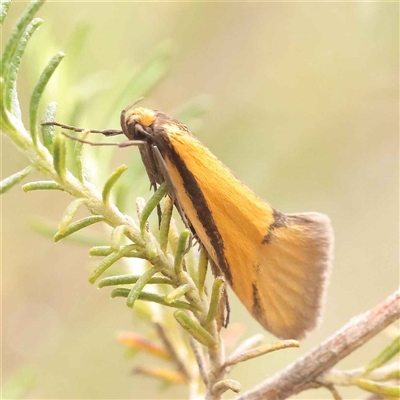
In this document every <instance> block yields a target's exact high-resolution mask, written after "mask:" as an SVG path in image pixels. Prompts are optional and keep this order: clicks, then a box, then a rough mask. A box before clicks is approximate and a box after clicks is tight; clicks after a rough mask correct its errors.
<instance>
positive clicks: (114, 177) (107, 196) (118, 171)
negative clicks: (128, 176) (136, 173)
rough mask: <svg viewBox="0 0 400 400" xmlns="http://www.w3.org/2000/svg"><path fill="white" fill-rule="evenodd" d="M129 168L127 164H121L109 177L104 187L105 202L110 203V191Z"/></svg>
mask: <svg viewBox="0 0 400 400" xmlns="http://www.w3.org/2000/svg"><path fill="white" fill-rule="evenodd" d="M127 169H128V167H127V166H126V165H124V164H123V165H120V166H119V167H118V168H117V169H116V170H115V171H114V172H113V173H112V174H111V176H110V177H109V178H108V180H107V182H106V183H105V185H104V188H103V193H102V196H103V203H104V204H108V203H109V201H110V193H111V189H112V188H113V186H114V185H115V184H116V183H117V181H118V179H119V178H120V177H121V175H122V174H123V173H124V172H125V171H126V170H127Z"/></svg>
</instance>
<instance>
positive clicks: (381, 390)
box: [353, 379, 400, 399]
mask: <svg viewBox="0 0 400 400" xmlns="http://www.w3.org/2000/svg"><path fill="white" fill-rule="evenodd" d="M353 383H354V384H355V385H357V386H358V387H359V388H361V389H364V390H366V391H367V392H371V393H376V394H379V395H381V396H389V397H393V398H395V399H398V398H399V397H400V386H397V385H387V384H386V385H385V384H382V383H376V382H374V381H370V380H368V379H354V380H353Z"/></svg>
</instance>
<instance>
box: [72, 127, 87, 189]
mask: <svg viewBox="0 0 400 400" xmlns="http://www.w3.org/2000/svg"><path fill="white" fill-rule="evenodd" d="M89 133H90V131H89V130H84V131H83V132H81V133H80V135H79V139H82V140H85V139H86V138H87V137H88V135H89ZM82 150H83V143H82V142H78V141H77V142H76V144H75V154H74V160H75V173H76V175H77V178H78V179H79V181H80V182H82V183H83V182H84V181H85V174H84V169H83V160H82Z"/></svg>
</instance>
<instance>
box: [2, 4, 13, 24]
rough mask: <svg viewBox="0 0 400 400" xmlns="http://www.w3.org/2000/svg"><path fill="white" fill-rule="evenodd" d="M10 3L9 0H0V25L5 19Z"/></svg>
mask: <svg viewBox="0 0 400 400" xmlns="http://www.w3.org/2000/svg"><path fill="white" fill-rule="evenodd" d="M10 4H11V0H1V3H0V25H3V22H4V20H5V19H6V16H7V13H8V9H9V7H10Z"/></svg>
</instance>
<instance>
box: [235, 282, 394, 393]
mask: <svg viewBox="0 0 400 400" xmlns="http://www.w3.org/2000/svg"><path fill="white" fill-rule="evenodd" d="M399 317H400V289H398V290H397V291H396V292H394V293H393V294H392V295H390V296H389V297H388V298H387V299H386V300H384V301H383V302H382V303H380V304H379V305H377V306H376V307H374V308H372V309H371V310H369V311H367V312H366V313H364V314H361V315H359V316H357V317H354V318H352V319H351V320H350V321H349V322H348V323H347V324H346V325H345V326H344V327H343V328H342V329H340V330H339V331H338V332H336V333H334V334H333V335H332V336H331V337H330V338H328V339H327V340H325V342H323V343H322V344H320V345H319V346H318V347H316V348H315V349H313V350H311V351H310V352H309V353H308V354H306V355H304V356H303V357H301V358H300V359H298V360H297V361H295V362H294V363H292V364H290V365H289V366H288V367H286V368H285V369H284V370H282V371H280V372H278V373H277V374H275V375H273V376H272V377H271V378H269V379H267V380H265V381H264V382H262V383H260V384H259V385H257V386H256V387H254V388H253V389H251V390H249V391H247V392H245V393H243V394H242V395H240V396H238V397H237V398H236V400H245V399H246V400H253V399H260V398H263V399H268V400H280V399H286V398H288V397H289V396H291V395H293V394H295V393H299V392H301V391H303V390H304V388H305V387H307V385H309V383H311V382H313V381H315V380H316V379H317V378H318V377H319V376H320V375H321V374H323V373H325V372H326V371H328V370H330V369H331V368H332V367H333V366H334V365H335V364H337V363H338V362H339V361H340V360H341V359H343V358H344V357H346V356H347V355H348V354H350V353H352V352H353V351H354V350H356V349H357V348H358V347H360V346H361V345H362V344H364V343H365V342H367V341H368V340H369V339H371V338H372V337H374V336H375V335H376V334H378V333H379V332H380V331H382V330H383V329H384V328H386V327H387V326H388V325H389V324H391V323H392V322H394V321H395V320H396V319H398V318H399Z"/></svg>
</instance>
